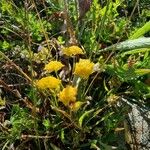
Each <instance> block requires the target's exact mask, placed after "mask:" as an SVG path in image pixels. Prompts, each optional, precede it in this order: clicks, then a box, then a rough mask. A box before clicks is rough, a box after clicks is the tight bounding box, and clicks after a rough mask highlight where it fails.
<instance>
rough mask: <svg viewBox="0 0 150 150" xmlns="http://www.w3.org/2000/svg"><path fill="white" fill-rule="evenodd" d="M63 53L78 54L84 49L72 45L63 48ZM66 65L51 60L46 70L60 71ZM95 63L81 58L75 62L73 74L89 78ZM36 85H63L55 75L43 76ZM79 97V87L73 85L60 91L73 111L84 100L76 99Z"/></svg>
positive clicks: (45, 86)
mask: <svg viewBox="0 0 150 150" xmlns="http://www.w3.org/2000/svg"><path fill="white" fill-rule="evenodd" d="M63 53H64V54H66V55H67V56H72V55H76V54H83V51H82V49H81V48H79V47H78V46H71V47H68V48H65V49H63ZM63 66H64V65H63V64H62V63H61V62H59V61H51V62H50V63H48V64H46V65H45V68H44V70H46V71H48V72H49V73H51V72H53V71H55V72H57V71H59V70H60V69H62V67H63ZM93 69H94V63H93V62H91V61H90V60H89V59H80V60H79V62H78V63H76V64H75V69H74V72H73V74H75V75H77V76H79V77H81V78H83V79H87V78H88V77H89V75H90V74H92V73H93ZM36 85H37V87H38V88H39V89H42V90H44V89H53V90H54V89H58V88H59V87H60V85H61V80H60V79H57V78H55V77H53V76H48V77H43V78H42V79H40V80H38V81H37V82H36ZM76 97H77V88H76V87H73V86H71V85H67V86H66V87H65V88H63V89H62V91H60V92H59V94H58V98H59V101H61V102H62V103H63V104H64V105H65V106H67V107H69V108H70V109H71V110H72V111H77V110H78V109H79V108H80V107H81V105H82V104H83V102H80V101H76Z"/></svg>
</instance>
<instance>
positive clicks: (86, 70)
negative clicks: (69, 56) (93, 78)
mask: <svg viewBox="0 0 150 150" xmlns="http://www.w3.org/2000/svg"><path fill="white" fill-rule="evenodd" d="M93 68H94V63H93V62H91V61H90V60H89V59H80V61H79V62H78V63H76V66H75V71H74V74H76V75H78V76H80V77H82V78H84V79H87V78H88V77H89V75H90V74H92V72H93Z"/></svg>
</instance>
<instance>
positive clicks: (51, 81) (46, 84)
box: [36, 76, 61, 90]
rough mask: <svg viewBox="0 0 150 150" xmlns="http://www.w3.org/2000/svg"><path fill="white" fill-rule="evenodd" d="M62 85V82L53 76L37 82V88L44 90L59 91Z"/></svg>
mask: <svg viewBox="0 0 150 150" xmlns="http://www.w3.org/2000/svg"><path fill="white" fill-rule="evenodd" d="M60 84H61V80H59V79H57V78H55V77H53V76H48V77H43V78H42V79H40V80H38V81H37V82H36V85H37V87H38V88H39V89H42V90H44V89H57V88H58V87H59V85H60Z"/></svg>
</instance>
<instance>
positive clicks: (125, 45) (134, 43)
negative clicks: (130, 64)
mask: <svg viewBox="0 0 150 150" xmlns="http://www.w3.org/2000/svg"><path fill="white" fill-rule="evenodd" d="M140 48H150V38H149V37H148V38H146V37H144V38H139V39H134V40H127V41H124V42H120V43H117V44H114V45H112V46H109V47H107V48H104V49H101V50H99V52H97V53H96V54H97V55H99V54H100V53H102V52H108V51H120V52H124V51H128V50H134V49H140Z"/></svg>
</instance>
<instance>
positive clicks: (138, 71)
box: [135, 69, 150, 76]
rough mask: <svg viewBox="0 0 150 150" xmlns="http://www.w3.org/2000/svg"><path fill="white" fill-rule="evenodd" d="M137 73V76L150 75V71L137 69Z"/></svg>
mask: <svg viewBox="0 0 150 150" xmlns="http://www.w3.org/2000/svg"><path fill="white" fill-rule="evenodd" d="M135 73H136V74H137V75H140V76H142V75H145V74H149V73H150V69H136V70H135Z"/></svg>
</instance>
